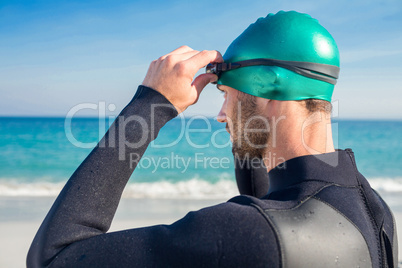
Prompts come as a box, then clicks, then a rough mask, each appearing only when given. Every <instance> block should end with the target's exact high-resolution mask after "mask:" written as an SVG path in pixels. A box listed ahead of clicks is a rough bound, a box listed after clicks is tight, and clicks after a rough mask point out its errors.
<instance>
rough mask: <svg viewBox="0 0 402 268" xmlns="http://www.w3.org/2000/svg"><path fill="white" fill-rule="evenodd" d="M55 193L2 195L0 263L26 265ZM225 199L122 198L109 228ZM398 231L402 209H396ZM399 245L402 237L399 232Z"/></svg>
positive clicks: (161, 219)
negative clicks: (32, 244) (26, 259)
mask: <svg viewBox="0 0 402 268" xmlns="http://www.w3.org/2000/svg"><path fill="white" fill-rule="evenodd" d="M54 199H55V197H0V212H1V213H0V237H1V241H2V242H3V243H1V245H0V267H8V268H13V267H25V258H26V254H27V252H28V248H29V246H30V244H31V242H32V239H33V237H34V235H35V233H36V231H37V229H38V228H39V225H40V224H41V222H42V220H43V218H44V217H45V215H46V213H47V211H48V210H49V208H50V206H51V205H52V203H53V201H54ZM224 201H225V200H183V199H181V200H179V199H177V200H175V199H165V200H162V199H129V198H125V199H122V201H121V203H120V206H119V209H118V211H117V213H116V216H115V219H114V221H113V223H112V226H111V229H110V231H117V230H123V229H129V228H136V227H143V226H150V225H155V224H170V223H172V222H174V221H176V220H178V219H180V218H181V217H183V216H184V215H186V214H187V212H189V211H191V210H198V209H200V208H203V207H206V206H211V205H214V204H218V203H221V202H224ZM394 215H395V217H396V221H397V225H398V227H397V228H398V230H399V233H401V232H402V211H395V210H394ZM399 245H402V238H401V236H399ZM401 256H402V247H401V246H400V247H399V259H400V260H401Z"/></svg>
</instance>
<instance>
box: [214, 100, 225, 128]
mask: <svg viewBox="0 0 402 268" xmlns="http://www.w3.org/2000/svg"><path fill="white" fill-rule="evenodd" d="M216 121H218V122H219V123H226V122H227V121H226V113H225V103H224V104H223V105H222V108H221V110H220V111H219V114H218V116H217V117H216Z"/></svg>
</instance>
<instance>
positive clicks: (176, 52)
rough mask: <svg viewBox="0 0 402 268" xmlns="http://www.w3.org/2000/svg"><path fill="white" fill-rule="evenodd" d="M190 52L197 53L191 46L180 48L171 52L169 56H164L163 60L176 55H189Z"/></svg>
mask: <svg viewBox="0 0 402 268" xmlns="http://www.w3.org/2000/svg"><path fill="white" fill-rule="evenodd" d="M190 51H195V50H194V49H192V48H191V47H189V46H181V47H179V48H176V49H175V50H173V51H172V52H170V53H168V54H166V55H163V56H162V57H161V59H165V58H166V57H167V56H169V55H176V54H183V53H187V52H190Z"/></svg>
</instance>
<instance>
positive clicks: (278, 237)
mask: <svg viewBox="0 0 402 268" xmlns="http://www.w3.org/2000/svg"><path fill="white" fill-rule="evenodd" d="M251 206H253V207H254V208H255V209H256V210H257V211H258V212H259V213H260V214H261V215H262V217H263V218H264V219H265V220H266V222H267V223H268V225H269V226H270V227H271V228H272V230H273V233H274V235H275V238H276V241H275V242H276V246H277V248H278V251H279V256H280V258H279V260H280V263H279V267H284V259H285V256H284V255H283V251H282V244H283V242H281V238H280V235H279V231H278V228H277V227H276V226H275V224H274V223H273V222H272V221H271V219H270V218H269V217H268V215H267V214H266V213H265V211H264V210H263V209H262V208H261V207H260V206H259V205H257V204H255V203H251Z"/></svg>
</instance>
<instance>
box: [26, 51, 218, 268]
mask: <svg viewBox="0 0 402 268" xmlns="http://www.w3.org/2000/svg"><path fill="white" fill-rule="evenodd" d="M221 60H222V59H221V56H220V54H219V52H216V51H207V52H205V51H203V52H199V51H195V50H192V49H190V48H188V47H181V48H179V49H177V50H175V51H173V52H172V53H169V54H168V55H165V56H163V57H161V58H160V59H158V60H157V61H154V62H152V63H151V66H150V68H149V70H148V73H147V76H146V78H145V80H144V82H143V85H144V86H140V87H139V89H138V91H137V93H136V95H135V96H134V98H133V100H132V101H131V102H130V103H129V104H128V105H127V106H126V108H124V110H123V111H122V112H121V114H120V115H119V117H118V118H117V119H116V120H115V122H114V123H113V125H112V126H111V127H110V129H109V130H108V132H107V133H106V134H105V136H104V138H103V139H102V140H101V141H100V142H99V144H98V145H97V146H96V147H95V148H94V149H93V151H92V152H91V153H90V154H89V155H88V157H87V158H86V159H85V160H84V162H83V163H82V164H81V165H80V166H79V167H78V168H77V170H76V171H75V172H74V174H73V175H72V176H71V178H70V179H69V181H68V182H67V184H66V185H65V187H64V188H63V190H62V192H61V193H60V195H59V196H58V198H57V199H56V201H55V203H54V204H53V206H52V208H51V209H50V211H49V213H48V215H47V216H46V218H45V220H44V221H43V223H42V225H41V227H40V228H39V230H38V233H37V234H36V236H35V238H34V241H33V242H32V245H31V248H30V250H29V252H28V258H27V265H28V266H29V267H42V266H47V265H49V264H51V263H52V262H55V261H56V260H57V258H58V256H59V255H60V254H62V253H63V252H66V251H68V250H69V248H71V247H72V245H73V244H74V245H76V243H80V242H82V241H85V240H87V239H88V238H91V237H96V236H100V235H102V234H104V233H106V232H107V230H108V229H109V227H110V224H111V222H112V219H113V216H114V213H115V211H116V209H117V206H118V203H119V201H120V197H121V194H122V192H123V189H124V187H125V185H126V183H127V181H128V179H129V177H130V175H131V174H132V172H133V171H134V168H135V166H136V163H130V155H131V154H137V155H139V156H142V155H143V153H144V152H145V150H146V148H147V147H148V144H149V143H150V142H151V141H152V140H153V139H154V138H155V137H156V135H157V133H158V132H159V129H160V128H161V127H162V126H163V125H164V124H165V123H166V122H167V121H169V120H170V119H171V118H173V117H175V116H176V115H177V111H179V112H182V111H184V110H185V109H186V108H187V107H188V106H189V105H191V104H194V103H195V102H196V101H197V99H198V96H199V94H200V93H201V91H202V89H203V88H204V87H205V86H206V85H207V84H208V83H209V82H211V81H212V80H216V76H215V75H213V74H203V75H200V76H198V77H197V78H196V79H195V80H194V81H193V77H194V76H195V74H196V72H197V71H198V70H199V69H200V68H201V67H203V66H205V65H206V64H207V63H209V62H212V61H221ZM145 86H148V87H152V88H153V89H155V90H152V89H150V88H147V87H145ZM152 104H154V105H152ZM173 106H174V107H173Z"/></svg>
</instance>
